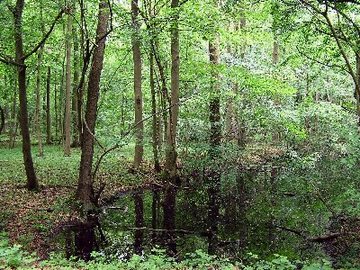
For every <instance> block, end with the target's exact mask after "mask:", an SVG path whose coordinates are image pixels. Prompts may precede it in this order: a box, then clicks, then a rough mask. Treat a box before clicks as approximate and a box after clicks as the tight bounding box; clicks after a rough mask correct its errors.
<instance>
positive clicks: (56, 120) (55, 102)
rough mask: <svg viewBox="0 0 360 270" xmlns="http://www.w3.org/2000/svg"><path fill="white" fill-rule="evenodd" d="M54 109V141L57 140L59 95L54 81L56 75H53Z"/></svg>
mask: <svg viewBox="0 0 360 270" xmlns="http://www.w3.org/2000/svg"><path fill="white" fill-rule="evenodd" d="M54 85H55V87H54V93H55V96H54V107H55V108H54V109H55V140H57V139H58V138H59V126H60V125H59V108H58V107H59V98H58V96H59V94H58V87H57V81H56V73H55V74H54Z"/></svg>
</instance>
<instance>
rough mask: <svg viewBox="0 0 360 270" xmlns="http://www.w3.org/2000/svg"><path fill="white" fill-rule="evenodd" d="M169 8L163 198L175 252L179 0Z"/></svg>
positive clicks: (167, 227)
mask: <svg viewBox="0 0 360 270" xmlns="http://www.w3.org/2000/svg"><path fill="white" fill-rule="evenodd" d="M171 8H172V9H173V10H174V12H173V14H174V15H173V18H172V23H171V98H170V99H169V101H170V102H169V103H170V106H169V107H170V108H169V114H168V124H167V134H166V161H165V171H166V178H167V179H166V180H167V181H168V184H167V185H166V188H165V195H164V196H165V198H164V228H165V230H167V231H168V235H169V240H168V252H169V254H171V255H175V254H176V242H175V235H174V230H175V226H176V225H175V212H176V186H177V185H178V184H179V179H178V177H179V176H178V172H177V167H176V159H177V152H176V127H177V122H178V114H179V83H180V81H179V79H180V54H179V48H180V43H179V22H178V20H179V1H178V0H172V1H171Z"/></svg>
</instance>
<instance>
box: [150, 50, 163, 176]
mask: <svg viewBox="0 0 360 270" xmlns="http://www.w3.org/2000/svg"><path fill="white" fill-rule="evenodd" d="M149 62H150V63H149V65H150V92H151V113H152V116H153V117H152V145H153V154H154V169H155V172H160V170H161V168H160V161H159V148H160V147H159V144H160V143H159V140H160V127H159V117H160V116H159V115H158V114H157V107H156V93H155V78H154V55H153V53H152V52H150V58H149Z"/></svg>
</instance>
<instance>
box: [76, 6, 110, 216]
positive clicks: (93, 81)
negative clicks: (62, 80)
mask: <svg viewBox="0 0 360 270" xmlns="http://www.w3.org/2000/svg"><path fill="white" fill-rule="evenodd" d="M108 20H109V7H108V2H107V1H106V0H101V1H100V4H99V15H98V25H97V30H96V47H95V49H94V55H93V58H92V63H91V70H90V75H89V81H88V93H87V103H86V112H85V121H86V126H87V127H86V128H84V131H83V141H82V143H81V150H82V153H81V161H80V172H79V181H78V187H77V198H78V200H79V201H80V202H81V203H82V204H83V209H84V210H85V213H86V212H87V210H91V209H93V207H94V203H95V202H94V190H93V179H92V163H93V155H94V137H93V135H94V134H95V124H96V118H97V103H98V99H99V91H100V76H101V72H102V69H103V62H104V51H105V39H106V33H107V25H108Z"/></svg>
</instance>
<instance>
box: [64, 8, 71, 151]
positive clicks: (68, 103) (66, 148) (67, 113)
mask: <svg viewBox="0 0 360 270" xmlns="http://www.w3.org/2000/svg"><path fill="white" fill-rule="evenodd" d="M71 36H72V14H68V17H67V24H66V43H65V47H66V83H65V84H66V86H65V89H66V90H65V119H64V120H65V122H64V135H65V144H64V154H65V156H70V154H71V150H70V146H71Z"/></svg>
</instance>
